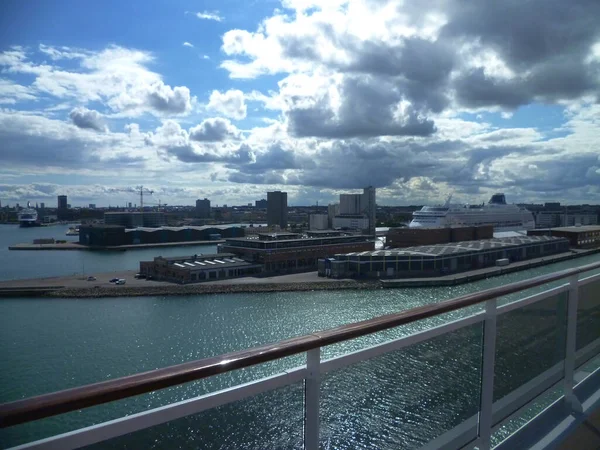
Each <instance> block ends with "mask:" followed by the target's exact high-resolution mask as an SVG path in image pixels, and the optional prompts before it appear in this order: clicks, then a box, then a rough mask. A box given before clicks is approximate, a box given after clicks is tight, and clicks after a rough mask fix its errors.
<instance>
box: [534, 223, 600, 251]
mask: <svg viewBox="0 0 600 450" xmlns="http://www.w3.org/2000/svg"><path fill="white" fill-rule="evenodd" d="M527 236H556V237H564V238H567V239H568V240H569V242H570V243H571V247H577V248H591V247H600V225H588V226H580V227H559V228H546V229H536V230H528V231H527Z"/></svg>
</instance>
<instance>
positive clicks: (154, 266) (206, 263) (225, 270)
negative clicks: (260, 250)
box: [140, 253, 262, 284]
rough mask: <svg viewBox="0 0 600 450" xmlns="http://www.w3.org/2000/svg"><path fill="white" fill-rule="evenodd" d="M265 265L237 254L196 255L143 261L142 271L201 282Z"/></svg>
mask: <svg viewBox="0 0 600 450" xmlns="http://www.w3.org/2000/svg"><path fill="white" fill-rule="evenodd" d="M261 271H262V265H260V264H252V263H249V262H246V261H244V260H243V259H240V258H238V257H236V256H235V255H234V254H230V253H221V254H219V255H215V254H211V255H193V256H178V257H169V258H165V257H162V256H158V257H156V258H154V260H153V261H140V273H141V274H143V275H145V276H146V277H151V278H152V279H155V280H159V281H171V282H174V283H181V284H186V283H198V282H202V281H215V280H224V279H228V278H238V277H243V276H246V275H254V274H258V273H260V272H261Z"/></svg>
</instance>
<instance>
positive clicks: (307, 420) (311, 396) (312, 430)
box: [304, 347, 321, 450]
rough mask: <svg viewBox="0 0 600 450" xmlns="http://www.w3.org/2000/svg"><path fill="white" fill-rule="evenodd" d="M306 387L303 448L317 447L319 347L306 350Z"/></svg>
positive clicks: (319, 374)
mask: <svg viewBox="0 0 600 450" xmlns="http://www.w3.org/2000/svg"><path fill="white" fill-rule="evenodd" d="M306 370H307V372H308V373H307V375H306V388H305V393H304V396H305V397H304V398H305V399H304V448H305V450H318V448H319V394H320V392H319V391H320V386H321V348H320V347H318V348H315V349H312V350H309V351H308V352H306Z"/></svg>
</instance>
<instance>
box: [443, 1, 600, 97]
mask: <svg viewBox="0 0 600 450" xmlns="http://www.w3.org/2000/svg"><path fill="white" fill-rule="evenodd" d="M450 5H451V6H450V12H451V17H450V20H449V22H448V24H447V25H446V26H445V27H444V29H443V31H442V38H445V39H450V40H456V41H459V42H470V41H472V42H478V43H480V44H481V45H482V46H483V47H485V48H491V49H493V50H495V51H496V52H497V53H498V54H499V55H500V57H501V58H502V59H503V61H505V63H506V64H507V66H508V67H509V68H510V69H512V70H513V72H514V73H515V77H514V78H512V79H510V80H504V81H499V80H494V79H492V78H490V77H486V76H485V75H484V74H483V71H482V70H474V71H471V72H467V73H463V74H461V75H460V76H459V77H458V78H457V80H456V83H455V85H454V88H455V89H456V92H457V98H458V100H459V102H460V103H461V104H463V105H465V106H469V107H485V106H501V107H504V108H516V107H517V106H520V105H524V104H527V103H530V102H532V101H545V102H556V101H559V100H571V99H577V98H579V97H581V96H582V95H585V94H588V93H593V92H594V91H596V92H597V91H598V89H599V88H600V67H599V65H598V63H593V62H589V61H587V57H588V56H589V53H590V49H591V46H592V44H594V43H595V42H597V41H598V40H599V39H600V27H599V26H598V20H599V18H600V2H598V1H597V0H576V1H564V0H531V1H525V2H524V1H520V0H509V1H504V2H462V1H455V2H452V3H450Z"/></svg>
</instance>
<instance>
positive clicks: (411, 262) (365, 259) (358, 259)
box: [318, 236, 569, 278]
mask: <svg viewBox="0 0 600 450" xmlns="http://www.w3.org/2000/svg"><path fill="white" fill-rule="evenodd" d="M568 250H569V241H568V240H567V239H565V238H559V237H551V236H522V237H509V238H499V239H487V240H480V241H466V242H456V243H448V244H438V245H429V246H418V247H408V248H403V249H401V250H400V249H398V250H376V251H365V252H353V253H348V254H338V255H335V257H333V258H327V259H325V258H324V259H320V260H319V262H318V271H319V276H326V277H331V278H360V277H365V278H421V277H434V276H441V275H447V274H452V273H458V272H466V271H469V270H475V269H481V268H484V267H490V266H494V265H495V264H496V262H497V261H498V260H502V259H508V260H509V261H510V262H514V261H523V260H527V259H532V258H539V257H542V256H546V255H552V254H555V253H562V252H566V251H568Z"/></svg>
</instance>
